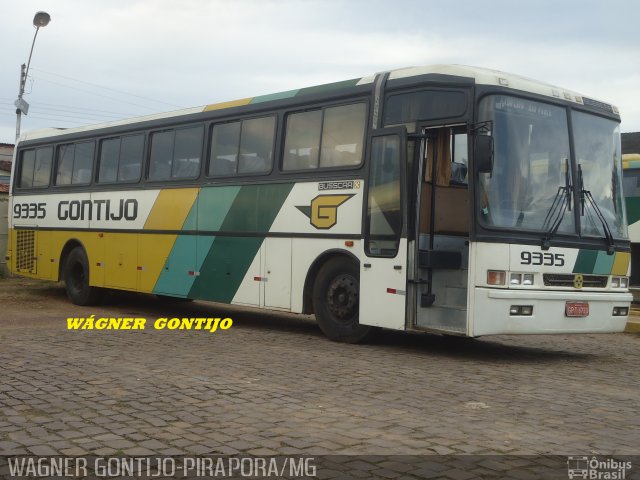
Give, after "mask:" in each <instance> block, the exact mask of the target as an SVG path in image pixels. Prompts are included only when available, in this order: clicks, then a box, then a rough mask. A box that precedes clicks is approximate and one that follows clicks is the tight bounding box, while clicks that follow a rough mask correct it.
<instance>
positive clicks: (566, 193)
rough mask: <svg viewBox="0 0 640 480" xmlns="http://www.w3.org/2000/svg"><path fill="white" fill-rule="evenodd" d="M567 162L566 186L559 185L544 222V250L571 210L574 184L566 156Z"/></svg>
mask: <svg viewBox="0 0 640 480" xmlns="http://www.w3.org/2000/svg"><path fill="white" fill-rule="evenodd" d="M565 162H566V163H565V166H566V169H565V174H564V186H561V187H558V191H557V192H556V196H555V197H554V198H553V202H552V203H551V207H549V211H548V212H547V216H546V217H545V218H544V222H543V223H542V229H543V230H545V235H544V237H542V250H549V247H550V246H551V239H552V238H553V236H554V235H555V234H556V232H557V231H558V228H560V225H561V224H562V219H563V218H564V214H565V212H566V211H567V210H568V211H571V193H572V191H573V185H571V182H570V180H569V159H568V158H565Z"/></svg>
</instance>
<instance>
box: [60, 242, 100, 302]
mask: <svg viewBox="0 0 640 480" xmlns="http://www.w3.org/2000/svg"><path fill="white" fill-rule="evenodd" d="M64 284H65V287H66V290H67V296H68V297H69V300H71V302H72V303H75V304H76V305H91V304H92V303H94V302H95V301H96V300H97V299H98V289H97V288H96V287H91V286H90V285H89V260H88V259H87V254H86V253H85V251H84V248H82V247H76V248H74V249H73V250H71V252H70V253H69V256H68V257H67V262H66V263H65V267H64Z"/></svg>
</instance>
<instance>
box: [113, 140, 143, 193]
mask: <svg viewBox="0 0 640 480" xmlns="http://www.w3.org/2000/svg"><path fill="white" fill-rule="evenodd" d="M143 154H144V135H141V134H140V135H130V136H128V137H122V142H121V144H120V162H119V164H118V181H120V182H136V181H138V180H140V173H141V171H142V156H143Z"/></svg>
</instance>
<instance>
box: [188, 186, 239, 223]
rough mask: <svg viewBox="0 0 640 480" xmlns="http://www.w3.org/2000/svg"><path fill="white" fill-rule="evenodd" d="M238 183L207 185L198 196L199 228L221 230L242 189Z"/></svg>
mask: <svg viewBox="0 0 640 480" xmlns="http://www.w3.org/2000/svg"><path fill="white" fill-rule="evenodd" d="M241 188H242V187H239V186H237V185H231V186H225V187H205V188H203V189H202V190H200V195H199V196H198V201H197V205H198V215H197V216H198V226H197V228H198V230H204V231H210V232H212V231H213V232H215V231H218V230H221V228H220V227H221V226H222V223H223V222H224V219H225V218H226V216H227V214H228V213H229V210H231V206H232V205H233V202H234V201H235V199H236V197H237V196H238V192H240V189H241Z"/></svg>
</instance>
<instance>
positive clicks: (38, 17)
mask: <svg viewBox="0 0 640 480" xmlns="http://www.w3.org/2000/svg"><path fill="white" fill-rule="evenodd" d="M50 21H51V16H50V15H49V14H48V13H47V12H36V14H35V16H34V17H33V26H34V27H36V33H35V34H34V35H33V42H32V43H31V51H30V52H29V60H28V61H27V64H26V65H25V64H24V63H23V64H22V66H21V67H20V89H19V90H18V99H17V100H16V101H15V102H14V105H15V106H16V144H17V143H18V138H19V137H20V121H21V116H22V114H23V113H24V114H25V115H26V114H27V113H28V112H29V104H28V103H27V102H26V101H25V100H24V99H23V98H22V97H23V96H24V85H25V83H27V75H28V74H29V65H31V55H32V54H33V46H34V45H35V44H36V37H37V36H38V30H40V27H46V26H47V25H49V22H50Z"/></svg>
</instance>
